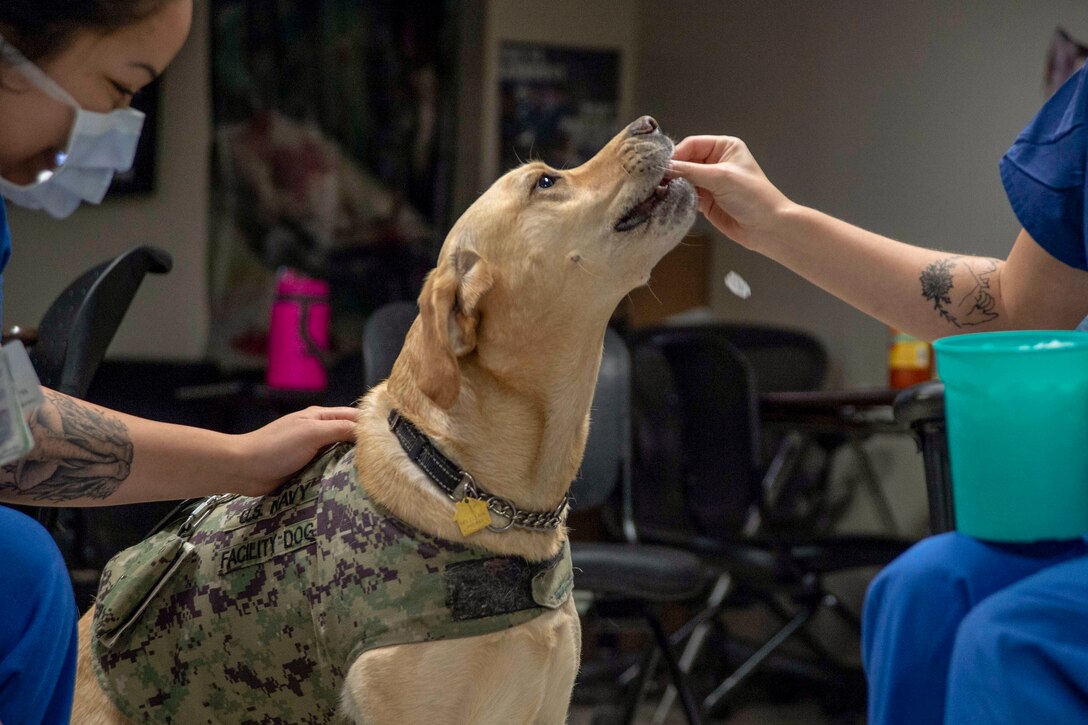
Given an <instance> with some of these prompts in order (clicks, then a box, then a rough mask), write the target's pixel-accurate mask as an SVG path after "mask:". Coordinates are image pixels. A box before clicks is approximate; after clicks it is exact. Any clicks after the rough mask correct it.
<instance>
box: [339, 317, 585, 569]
mask: <svg viewBox="0 0 1088 725" xmlns="http://www.w3.org/2000/svg"><path fill="white" fill-rule="evenodd" d="M416 327H418V321H417V324H416ZM579 327H581V328H583V329H582V330H580V331H578V332H580V333H581V334H578V332H576V333H575V334H571V331H569V330H568V331H567V334H566V335H563V342H562V343H560V344H559V345H558V346H551V348H550V349H548V350H534V351H533V352H534V353H537V354H536V355H535V356H534V357H533V359H531V360H529V359H522V360H521V361H520V362H519V364H518V365H517V366H516V370H496V369H495V368H494V367H492V366H490V365H488V364H487V362H485V360H484V359H483V357H485V356H482V355H481V354H479V353H473V354H471V355H469V356H468V357H466V358H464V359H462V360H461V361H460V370H461V381H460V384H461V388H460V394H459V396H458V399H457V402H456V403H454V405H453V406H452V407H451V408H450V409H449V410H442V409H441V408H439V407H438V406H436V405H434V403H433V402H432V401H431V400H430V399H428V398H427V397H426V396H424V395H423V394H422V393H421V392H420V391H419V388H418V386H417V385H415V384H414V374H415V371H416V369H417V366H418V365H419V364H420V361H419V360H416V359H413V358H412V356H411V354H410V353H409V354H407V355H406V354H402V355H401V357H400V358H399V359H398V361H397V365H396V366H395V367H394V370H393V374H392V375H391V376H390V378H389V380H388V381H386V382H385V383H382V384H381V385H379V386H377V387H375V388H374V390H372V391H371V392H370V394H368V395H367V396H366V397H365V398H364V399H363V401H362V403H361V406H360V409H361V414H360V422H359V440H360V441H361V440H363V439H364V437H365V438H367V439H369V440H368V442H367V445H365V446H363V445H360V446H358V447H357V450H356V456H357V465H358V469H359V476H360V481H361V482H362V485H363V486H364V488H365V489H366V490H367V493H368V494H369V495H370V496H371V498H372V499H373V500H374V501H376V502H377V503H379V504H381V505H382V506H384V507H386V508H387V509H389V511H390V512H391V513H392V514H393V515H395V516H397V517H398V518H400V519H402V520H403V521H405V522H407V523H409V524H411V525H412V526H414V527H416V528H418V529H420V530H422V531H425V532H427V533H430V534H433V535H436V536H440V537H442V538H445V539H449V540H452V541H466V542H467V543H471V544H472V545H474V546H479V547H482V548H486V549H490V550H492V551H495V552H497V553H500V554H505V555H518V556H523V557H525V558H527V559H544V558H547V557H549V556H552V555H554V554H555V553H556V552H557V551H558V550H559V547H560V546H561V545H562V542H563V541H564V540H565V539H566V529H565V526H560V527H559V528H558V529H557V530H555V531H528V530H524V529H518V528H512V529H510V530H507V531H505V532H502V533H496V532H491V531H488V530H484V531H481V532H478V533H476V534H473V535H471V536H470V537H468V538H467V539H466V538H465V537H463V536H462V535H461V533H460V530H459V529H458V527H457V525H456V524H455V523H454V521H453V511H454V504H453V502H451V501H450V500H449V498H448V497H446V495H445V494H444V493H442V492H441V491H440V490H439V489H438V488H437V486H435V484H434V483H433V482H432V481H431V480H430V479H429V478H427V477H426V475H425V474H424V473H423V471H422V470H420V469H419V468H418V466H416V464H415V463H414V462H412V461H411V460H410V459H409V458H408V456H407V454H406V453H405V452H404V451H403V449H402V448H401V446H400V443H399V441H397V440H396V438H395V437H394V436H393V434H392V433H391V432H390V431H389V426H388V424H387V422H386V418H387V416H388V414H389V410H390V409H391V408H396V409H397V410H399V411H400V412H401V414H402V415H404V416H405V417H407V418H408V419H409V420H411V421H412V422H413V423H415V424H416V425H417V426H418V427H419V429H420V430H422V431H423V432H424V433H426V434H427V436H428V437H429V438H430V439H431V440H432V441H433V442H434V443H435V444H436V445H437V446H438V447H439V449H440V450H441V451H442V452H443V453H444V454H445V455H446V456H448V457H449V458H450V459H451V460H452V461H453V462H455V463H456V464H457V465H458V466H459V467H460V468H461V469H462V470H464V471H467V472H469V473H470V474H471V475H472V476H473V478H474V479H475V480H476V483H477V484H478V485H479V486H480V487H481V488H482V489H484V490H486V491H487V492H488V493H491V494H494V495H496V496H501V497H503V498H505V499H508V500H509V501H511V502H512V503H513V504H514V505H515V506H517V507H518V508H519V509H524V510H529V511H550V510H553V509H554V508H555V507H556V506H557V505H558V504H559V502H560V501H561V500H562V498H563V496H564V494H566V492H567V490H568V489H569V488H570V484H571V482H572V481H573V479H574V477H575V476H576V475H577V472H578V467H579V466H580V465H581V460H582V454H583V452H584V451H585V443H586V436H587V433H588V414H589V407H590V403H591V402H592V399H593V391H594V386H595V383H596V379H597V372H598V368H599V366H600V360H601V350H602V346H603V340H604V323H601V324H600V325H596V326H594V325H590V324H586V323H583V324H582V325H579ZM594 328H595V329H594ZM415 332H416V328H413V331H412V332H411V333H409V340H408V342H407V343H406V344H405V349H406V350H410V349H411V347H412V346H411V338H412V336H413V334H415ZM379 441H380V443H379V444H377V445H375V443H376V442H379Z"/></svg>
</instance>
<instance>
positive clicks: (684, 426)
mask: <svg viewBox="0 0 1088 725" xmlns="http://www.w3.org/2000/svg"><path fill="white" fill-rule="evenodd" d="M630 344H631V350H632V357H633V361H634V380H635V384H634V391H635V392H634V405H633V407H634V411H635V416H636V417H635V423H634V428H635V440H636V445H637V448H636V452H635V467H634V475H633V485H632V487H631V501H630V503H629V504H628V505H627V506H626V512H627V516H628V517H629V518H628V520H627V521H626V522H625V523H627V524H628V525H629V526H630V527H632V528H633V529H634V530H635V532H636V535H637V536H638V538H639V540H640V541H645V542H652V543H658V544H664V545H668V546H675V547H682V548H685V549H687V550H689V551H692V552H694V553H697V554H699V555H700V556H701V557H702V558H703V560H704V561H705V562H706V563H707V564H708V565H709V566H712V567H713V568H714V569H715V570H716V571H717V572H718V573H719V576H720V579H719V584H720V586H716V587H715V593H714V595H713V599H712V600H708V606H712V607H717V608H718V609H719V612H720V611H723V610H724V609H725V608H726V607H729V606H732V605H734V604H735V603H737V602H738V601H741V602H745V603H747V602H756V603H760V604H762V605H763V606H765V607H766V608H767V609H768V610H769V611H770V612H771V613H772V614H773V615H774V616H775V617H777V618H779V619H780V620H781V621H782V628H781V629H780V630H779V631H778V632H776V633H775V635H774V636H773V637H771V638H770V639H769V640H768V641H767V642H765V643H763V644H762V645H761V646H759V647H757V648H755V651H754V652H753V653H752V654H751V656H750V657H748V658H747V659H746V660H745V661H744V662H743V663H742V664H741V665H740V666H739V667H737V668H735V669H734V670H732V672H731V674H729V676H728V677H727V678H726V679H725V680H724V681H723V682H722V683H721V684H720V685H719V686H718V687H717V688H715V689H714V690H713V691H712V692H711V693H710V694H709V695H708V696H707V697H706V698H705V699H704V701H703V707H704V709H705V711H706V712H707V713H712V712H714V711H715V710H716V709H717V708H718V707H719V706H721V705H723V704H725V703H726V698H727V697H728V696H729V695H730V693H732V692H733V691H734V690H735V689H736V688H737V687H738V686H739V685H740V684H741V683H743V682H744V681H745V680H746V679H747V678H748V677H749V676H750V675H751V674H752V673H753V671H754V670H755V669H756V668H757V667H758V666H759V665H761V664H762V663H763V662H764V661H766V660H767V659H768V658H769V657H770V656H771V655H772V654H774V653H776V651H777V650H778V649H779V648H780V647H781V645H782V644H783V643H785V642H786V641H787V640H789V639H791V638H797V639H799V640H801V641H802V642H803V643H804V644H805V645H806V646H807V647H808V649H809V650H811V651H812V653H813V654H815V655H816V661H815V662H816V664H818V665H819V666H821V667H822V668H823V669H824V670H825V671H826V672H827V673H829V679H830V680H831V681H834V680H841V679H843V678H844V677H846V678H849V679H851V680H857V679H858V678H857V677H856V675H857V673H856V672H853V671H852V670H851V668H848V667H845V666H843V665H842V664H840V663H839V662H838V661H837V660H836V659H835V658H834V657H832V656H831V655H830V654H829V653H827V652H826V651H825V650H824V648H822V647H821V646H820V645H819V643H817V642H816V641H815V640H814V639H813V638H811V637H810V636H808V634H807V632H806V631H805V626H806V625H807V624H808V622H809V621H810V620H811V618H812V617H813V616H814V615H815V614H816V613H817V612H818V611H820V610H821V609H825V608H826V609H829V610H830V611H832V612H833V613H835V614H836V615H837V616H838V617H840V618H841V619H843V620H845V621H846V622H847V623H848V624H849V625H850V626H851V627H852V628H853V629H855V630H860V626H859V622H858V618H857V616H856V615H855V614H854V613H853V612H851V611H849V609H848V608H847V607H846V606H845V605H843V604H842V603H841V602H840V601H839V600H838V599H837V598H836V597H835V596H834V595H833V594H831V592H829V591H828V590H827V589H826V588H825V587H824V586H823V578H824V576H825V575H827V574H831V573H834V572H839V571H844V570H848V569H854V568H861V567H870V566H881V565H884V564H887V563H888V562H890V561H891V560H892V559H893V558H895V556H897V555H899V554H900V553H901V552H903V551H904V550H906V548H908V547H909V546H910V544H911V543H912V542H910V541H907V540H903V539H898V538H892V537H883V536H831V535H825V536H819V537H800V536H798V535H797V534H796V532H791V533H788V534H786V533H782V532H778V531H775V530H774V528H773V525H772V523H771V522H773V519H770V518H768V517H763V526H762V528H761V530H759V531H757V532H755V533H753V532H751V531H748V530H747V529H746V524H747V523H748V522H749V521H750V520H751V517H752V514H753V511H758V510H759V508H760V507H761V506H762V505H763V491H762V487H761V482H760V480H761V476H760V455H759V451H760V420H759V412H758V398H757V395H756V387H755V376H754V373H753V371H752V366H751V364H750V363H749V361H748V360H747V358H746V357H745V356H744V355H743V354H742V353H741V352H740V351H739V350H738V349H737V348H736V347H735V346H733V345H732V344H730V343H729V342H728V341H727V340H726V339H725V338H724V337H723V336H722V335H721V334H719V333H718V332H716V331H715V330H713V329H710V328H708V327H705V326H691V327H660V328H653V329H649V330H645V331H640V332H639V333H637V334H636V335H635V336H634V337H633V338H632V340H631V341H630ZM776 597H786V598H788V599H790V600H791V601H792V602H793V605H794V608H793V610H792V611H791V610H787V609H786V608H784V607H783V606H782V605H781V604H780V603H779V601H778V599H776ZM717 620H718V618H716V617H715V618H709V619H706V620H705V621H704V624H705V625H707V626H712V623H713V622H715V621H717ZM695 634H696V633H693V636H692V638H691V639H690V640H689V646H688V648H687V650H686V651H685V652H684V655H683V657H682V658H681V665H682V667H684V668H690V667H692V666H694V663H695V661H696V658H698V657H699V652H698V650H699V648H700V647H702V646H704V644H705V641H706V640H705V637H704V636H695ZM702 634H705V632H704V633H702ZM666 707H667V704H666Z"/></svg>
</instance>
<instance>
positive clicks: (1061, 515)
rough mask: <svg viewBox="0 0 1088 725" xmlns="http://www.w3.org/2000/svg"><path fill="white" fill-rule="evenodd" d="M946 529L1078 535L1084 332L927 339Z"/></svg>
mask: <svg viewBox="0 0 1088 725" xmlns="http://www.w3.org/2000/svg"><path fill="white" fill-rule="evenodd" d="M933 347H934V349H935V350H936V353H937V371H938V374H939V376H940V378H941V380H942V381H943V382H944V386H945V417H946V420H947V424H948V453H949V458H950V464H951V470H952V498H953V502H954V504H955V511H956V529H957V530H959V531H960V532H962V533H964V534H968V535H970V536H974V537H977V538H980V539H988V540H992V541H1039V540H1044V539H1070V538H1076V537H1078V536H1082V535H1084V534H1088V332H1071V331H1067V330H1058V331H1048V330H1035V331H1030V332H983V333H975V334H969V335H956V336H953V337H946V338H943V339H940V340H937V341H935V342H934V343H933Z"/></svg>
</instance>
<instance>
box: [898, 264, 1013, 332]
mask: <svg viewBox="0 0 1088 725" xmlns="http://www.w3.org/2000/svg"><path fill="white" fill-rule="evenodd" d="M957 259H961V257H947V258H945V259H939V260H937V261H936V262H934V263H932V264H930V265H928V266H927V267H926V268H925V269H923V270H922V274H921V276H920V277H919V278H918V281H919V282H921V284H922V297H924V298H925V299H927V300H929V301H930V302H932V303H933V309H935V310H937V312H938V313H939V314H940V316H941V317H943V318H944V319H946V320H948V321H949V322H950V323H952V324H953V325H955V326H956V327H967V326H974V325H981V324H983V323H986V322H991V321H992V320H996V319H997V317H998V314H997V312H996V311H995V308H996V307H997V301H996V300H995V299H994V297H993V295H992V294H991V293H990V277H991V276H992V275H993V273H994V272H996V271H997V262H996V261H994V260H992V259H985V260H979V264H978V265H977V267H978V268H977V269H976V268H974V267H972V265H971V264H969V263H966V262H965V263H964V267H965V268H966V269H967V273H968V274H969V275H970V276H971V282H972V284H971V285H970V287H969V288H968V289H967V291H966V292H964V293H963V294H961V295H960V294H957V295H954V294H953V291H952V288H953V286H954V285H953V283H952V270H953V269H955V268H956V266H957V263H956V261H955V260H957Z"/></svg>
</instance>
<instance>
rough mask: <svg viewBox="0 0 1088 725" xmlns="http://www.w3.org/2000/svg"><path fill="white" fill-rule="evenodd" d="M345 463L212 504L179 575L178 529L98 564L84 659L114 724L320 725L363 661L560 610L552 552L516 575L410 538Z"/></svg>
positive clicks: (339, 457) (560, 560)
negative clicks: (118, 719) (170, 558)
mask: <svg viewBox="0 0 1088 725" xmlns="http://www.w3.org/2000/svg"><path fill="white" fill-rule="evenodd" d="M354 459H355V455H354V448H352V447H348V446H338V447H335V448H333V449H330V451H328V452H326V453H325V454H324V455H322V456H321V457H319V458H318V459H317V460H315V461H314V462H313V463H312V464H310V466H308V467H307V468H306V469H305V470H304V471H302V472H301V473H300V474H299V475H298V476H297V477H296V478H295V479H293V480H292V481H291V482H289V483H288V484H286V485H285V486H283V487H281V488H280V489H279V490H278V491H276V492H275V493H273V494H270V495H268V496H265V497H262V498H244V497H239V498H235V499H233V500H230V501H229V502H226V503H224V504H222V505H220V506H219V507H218V508H217V509H216V510H214V511H213V512H212V513H211V514H210V515H209V516H208V518H206V519H205V520H204V521H203V522H202V523H201V524H200V525H199V526H198V527H197V528H196V529H195V530H194V532H193V533H192V535H191V537H190V538H189V541H190V543H191V544H192V545H193V547H194V550H193V551H192V552H191V553H184V554H181V555H180V556H182V560H181V561H180V563H178V562H174V563H173V564H172V565H170V566H168V565H167V563H166V562H165V561H164V558H167V557H164V556H163V549H164V542H166V541H168V540H170V539H171V537H174V538H176V533H177V531H178V528H179V527H180V525H181V520H178V521H177V522H175V523H174V524H172V525H171V526H170V527H167V529H166V530H165V531H163V532H160V533H159V534H157V535H156V536H153V537H151V538H150V539H148V540H147V541H146V542H144V543H142V544H139V545H137V546H135V547H132V548H131V549H128V550H126V551H123V552H121V553H120V554H118V555H117V557H115V558H114V559H113V560H112V561H111V562H110V564H109V565H107V568H106V570H105V572H104V573H103V576H102V583H101V586H100V590H99V600H100V602H101V603H102V604H103V605H106V606H103V608H102V609H100V610H97V611H96V619H95V634H96V636H95V637H94V639H93V641H92V652H93V661H94V666H95V671H96V674H97V675H98V680H99V682H100V683H101V685H102V687H103V689H104V690H105V691H106V693H107V694H108V695H109V697H110V699H111V700H112V701H113V703H114V704H115V705H116V706H117V707H118V709H120V710H121V711H122V712H123V713H124V714H125V715H126V716H127V717H129V718H130V719H132V720H134V721H136V722H162V723H184V724H185V725H189V724H190V723H230V724H231V725H235V724H239V723H254V724H255V723H261V724H262V725H279V724H282V725H304V724H310V723H328V722H332V721H333V720H334V719H335V717H336V707H337V699H338V695H339V692H340V689H341V686H342V684H343V680H344V676H345V674H346V672H347V670H348V668H349V667H350V666H351V663H352V662H353V661H354V660H355V658H357V657H358V656H359V655H360V654H362V653H363V652H365V651H366V650H368V649H373V648H375V647H382V646H387V645H391V644H401V643H408V642H420V641H427V640H435V639H444V638H452V637H464V636H471V635H478V634H485V633H488V632H494V631H498V630H501V629H505V628H508V627H511V626H514V625H516V624H520V623H522V622H527V621H529V620H530V619H532V618H534V617H536V616H539V615H540V614H542V613H543V612H545V611H548V608H554V607H557V606H559V605H560V604H562V603H563V601H565V600H566V598H567V597H568V595H569V593H570V589H571V583H572V578H571V569H570V553H569V549H568V547H567V546H564V549H563V551H562V552H561V554H560V555H559V556H557V557H556V558H555V559H553V560H552V561H549V562H537V563H530V562H525V561H524V560H521V559H517V558H509V557H495V556H493V555H491V554H489V553H487V552H484V551H482V550H478V549H474V548H471V547H466V546H464V545H461V544H457V543H453V542H449V541H445V540H442V539H438V538H435V537H431V536H429V535H426V534H423V533H421V532H419V531H416V530H414V529H412V528H411V527H409V526H407V525H406V524H404V523H402V522H400V521H398V520H396V519H394V518H393V517H392V516H389V515H388V514H386V513H384V512H382V511H380V510H379V509H378V508H377V507H376V506H375V504H374V503H373V502H371V501H370V500H369V499H368V498H367V497H366V495H365V493H364V491H363V489H362V487H361V486H360V485H359V482H358V476H357V473H356V471H355V465H354ZM141 547H144V548H143V549H141ZM166 548H167V549H169V550H180V549H179V547H177V546H176V544H175V545H172V546H166ZM147 567H152V568H153V569H154V570H155V571H170V572H171V573H170V574H169V575H168V579H167V580H166V581H165V582H163V581H162V577H159V580H157V581H156V578H155V576H154V575H153V574H152V575H148V570H147ZM155 587H159V589H158V591H157V593H155V594H154V596H153V597H152V598H151V601H150V603H147V602H146V601H145V602H144V604H146V607H145V608H143V609H142V610H141V609H140V603H141V600H146V599H147V596H145V595H147V594H148V592H152V591H154V589H155ZM111 604H112V606H110V605H111ZM134 612H138V615H136V616H135V618H134V615H133V613H134ZM102 613H105V614H102ZM113 638H116V641H115V642H113V643H112V646H110V645H109V644H108V643H110V642H112V641H113Z"/></svg>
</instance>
